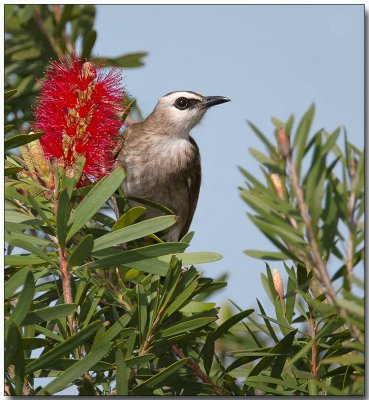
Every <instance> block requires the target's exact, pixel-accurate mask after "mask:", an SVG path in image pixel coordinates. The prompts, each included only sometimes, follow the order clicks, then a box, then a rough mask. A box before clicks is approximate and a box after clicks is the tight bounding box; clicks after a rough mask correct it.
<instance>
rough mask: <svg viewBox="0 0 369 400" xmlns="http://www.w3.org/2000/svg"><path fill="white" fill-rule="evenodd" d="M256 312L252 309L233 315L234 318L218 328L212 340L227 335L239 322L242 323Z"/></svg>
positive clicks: (212, 335)
mask: <svg viewBox="0 0 369 400" xmlns="http://www.w3.org/2000/svg"><path fill="white" fill-rule="evenodd" d="M254 311H255V310H254V309H252V308H250V309H249V310H245V311H241V312H240V313H238V314H235V315H232V317H230V318H228V319H227V320H226V321H224V322H223V323H222V324H221V325H219V326H218V328H217V329H216V330H215V331H214V332H212V333H211V337H212V339H213V340H217V339H218V338H220V337H221V336H222V335H224V334H225V333H227V332H228V331H229V329H230V328H232V327H233V326H234V325H236V324H237V323H238V322H240V321H242V320H243V319H244V318H246V317H248V316H249V315H250V314H252V313H253V312H254Z"/></svg>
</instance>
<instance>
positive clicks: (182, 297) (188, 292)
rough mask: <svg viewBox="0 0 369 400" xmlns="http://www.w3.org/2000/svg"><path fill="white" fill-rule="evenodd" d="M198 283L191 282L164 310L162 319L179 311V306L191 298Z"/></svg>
mask: <svg viewBox="0 0 369 400" xmlns="http://www.w3.org/2000/svg"><path fill="white" fill-rule="evenodd" d="M197 286H198V283H197V281H194V282H192V283H191V284H190V285H188V286H187V287H186V288H185V289H184V290H183V291H182V292H181V293H179V294H178V296H177V297H176V298H175V300H174V301H173V302H172V303H171V304H170V305H169V306H168V307H166V308H165V310H164V313H163V315H162V319H163V320H164V319H165V318H167V317H169V316H171V315H172V314H173V313H174V312H175V311H177V310H179V309H180V308H181V306H182V305H183V304H184V303H185V302H186V301H187V300H188V299H189V298H190V297H191V296H192V294H193V293H194V292H195V290H196V289H197Z"/></svg>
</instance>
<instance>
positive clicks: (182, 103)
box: [174, 97, 188, 110]
mask: <svg viewBox="0 0 369 400" xmlns="http://www.w3.org/2000/svg"><path fill="white" fill-rule="evenodd" d="M174 105H175V106H176V107H177V108H179V109H180V110H185V109H186V108H187V107H188V100H187V99H186V98H185V97H180V98H179V99H177V100H176V102H175V103H174Z"/></svg>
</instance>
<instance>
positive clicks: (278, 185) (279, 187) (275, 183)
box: [270, 174, 284, 200]
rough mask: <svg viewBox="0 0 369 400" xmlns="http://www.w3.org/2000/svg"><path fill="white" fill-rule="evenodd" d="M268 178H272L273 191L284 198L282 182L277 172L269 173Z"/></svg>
mask: <svg viewBox="0 0 369 400" xmlns="http://www.w3.org/2000/svg"><path fill="white" fill-rule="evenodd" d="M270 179H271V180H272V183H273V186H274V189H275V192H276V193H277V196H278V197H279V198H280V199H282V200H283V199H284V192H283V184H282V180H281V177H280V176H279V175H278V174H270Z"/></svg>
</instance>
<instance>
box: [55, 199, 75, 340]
mask: <svg viewBox="0 0 369 400" xmlns="http://www.w3.org/2000/svg"><path fill="white" fill-rule="evenodd" d="M54 214H55V218H57V215H58V199H57V198H55V199H54ZM55 239H56V240H54V242H55V243H56V245H57V250H58V255H59V265H60V274H61V278H62V285H63V297H64V303H65V304H72V303H73V297H72V287H71V284H70V271H69V265H68V258H67V255H66V250H65V249H64V250H63V249H62V248H61V246H60V243H59V241H58V239H57V238H55ZM67 320H68V325H69V329H70V331H71V333H72V334H73V333H74V322H73V317H72V315H70V314H69V315H68V316H67Z"/></svg>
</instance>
